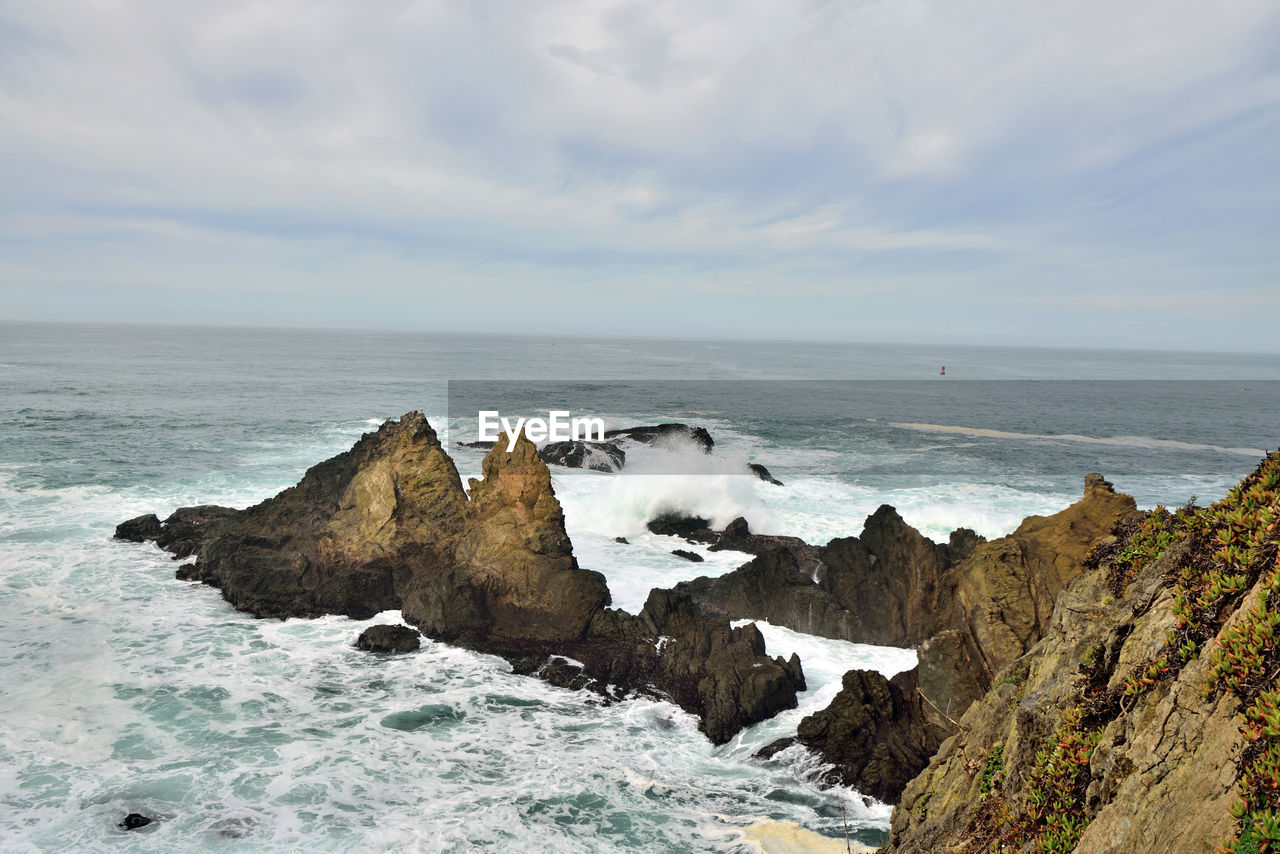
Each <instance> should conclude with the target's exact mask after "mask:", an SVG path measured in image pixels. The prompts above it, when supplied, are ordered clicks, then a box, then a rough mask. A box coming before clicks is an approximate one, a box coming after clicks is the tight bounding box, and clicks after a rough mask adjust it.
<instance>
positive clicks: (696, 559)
mask: <svg viewBox="0 0 1280 854" xmlns="http://www.w3.org/2000/svg"><path fill="white" fill-rule="evenodd" d="M671 553H672V554H673V555H675V556H676V557H680V558H684V559H685V560H687V561H689V562H690V563H702V561H703V557H702V555H700V554H698V553H697V552H691V551H689V550H688V549H672V550H671Z"/></svg>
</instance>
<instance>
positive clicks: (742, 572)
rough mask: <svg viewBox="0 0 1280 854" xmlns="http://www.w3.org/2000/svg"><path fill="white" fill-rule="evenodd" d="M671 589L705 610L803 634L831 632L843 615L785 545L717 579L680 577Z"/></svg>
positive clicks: (845, 619)
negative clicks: (687, 579)
mask: <svg viewBox="0 0 1280 854" xmlns="http://www.w3.org/2000/svg"><path fill="white" fill-rule="evenodd" d="M675 589H676V590H677V591H679V592H681V593H685V594H688V595H689V596H690V597H691V598H692V599H693V601H694V602H696V603H697V604H698V607H700V608H702V609H703V611H705V612H707V613H709V614H717V615H721V616H724V617H725V618H727V619H734V620H738V619H743V620H765V621H767V622H769V623H772V624H774V625H778V626H787V627H788V628H791V629H794V630H795V631H798V632H805V633H806V634H824V635H826V636H828V637H830V636H832V635H834V634H836V632H835V631H833V630H832V627H833V626H841V621H847V620H848V619H849V612H848V610H847V609H845V608H844V607H843V606H842V605H840V604H839V603H838V602H836V601H835V600H834V599H833V598H832V597H831V595H830V594H829V593H827V592H826V591H825V590H823V589H822V588H821V587H819V586H818V585H817V584H815V583H814V581H813V578H812V577H811V576H810V574H809V573H807V572H804V571H803V570H801V569H800V565H799V562H798V561H797V560H796V557H795V554H794V553H793V552H792V551H791V550H789V549H785V548H775V549H773V550H771V551H766V552H765V553H764V554H762V555H760V556H759V557H756V558H754V559H753V560H751V561H749V562H748V563H746V564H745V565H743V566H741V567H739V568H738V569H735V570H734V571H733V572H730V573H726V574H725V575H722V576H720V577H718V578H707V577H705V576H703V577H699V578H695V579H693V580H692V581H682V582H680V583H679V584H677V585H676V587H675ZM818 629H821V630H822V631H818ZM837 636H838V635H837Z"/></svg>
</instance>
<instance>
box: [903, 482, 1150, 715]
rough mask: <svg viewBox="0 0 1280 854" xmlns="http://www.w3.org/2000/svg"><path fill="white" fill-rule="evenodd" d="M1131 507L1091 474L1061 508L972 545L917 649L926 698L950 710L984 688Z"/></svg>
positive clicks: (1025, 644) (1030, 640)
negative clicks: (1073, 499)
mask: <svg viewBox="0 0 1280 854" xmlns="http://www.w3.org/2000/svg"><path fill="white" fill-rule="evenodd" d="M1137 512H1138V511H1137V507H1136V506H1135V505H1134V502H1133V498H1132V496H1129V495H1123V494H1120V493H1117V492H1115V490H1114V489H1112V486H1111V484H1110V483H1108V482H1107V481H1105V480H1103V479H1102V477H1101V476H1099V475H1096V474H1090V475H1086V476H1085V488H1084V496H1083V497H1082V498H1081V499H1080V500H1079V501H1077V502H1075V503H1074V504H1072V505H1070V506H1069V507H1067V508H1066V509H1065V510H1062V511H1060V512H1058V513H1055V514H1053V515H1052V516H1029V517H1027V518H1026V519H1025V520H1023V522H1022V524H1021V525H1019V526H1018V528H1017V529H1016V530H1015V531H1014V532H1013V533H1012V534H1010V535H1009V536H1007V537H1001V538H1000V539H998V540H993V541H991V542H989V543H979V544H977V545H975V546H974V547H973V549H972V553H971V554H970V555H969V557H968V558H967V559H965V560H964V561H962V562H961V563H959V565H957V566H956V568H955V570H954V571H953V572H952V573H951V577H950V578H949V579H947V584H946V593H945V596H944V597H942V600H943V601H942V602H940V604H942V605H944V607H941V608H940V611H939V613H938V615H937V620H936V621H935V622H934V623H933V625H932V626H931V627H930V628H931V629H932V631H930V632H929V637H928V639H927V640H926V642H925V643H924V644H923V645H922V646H921V647H920V685H921V689H922V690H923V692H924V694H925V696H927V697H929V698H930V699H931V700H933V702H935V703H936V704H937V705H938V706H939V708H940V709H942V710H943V711H944V712H946V713H947V714H948V715H952V716H956V715H959V714H960V713H961V712H963V711H964V709H966V708H968V705H969V703H971V702H972V701H973V700H975V699H977V698H978V697H980V696H982V694H984V693H986V691H987V689H988V688H990V687H991V684H992V682H993V681H994V679H995V676H996V674H997V673H998V672H999V671H1000V670H1002V669H1003V668H1004V667H1005V666H1006V665H1008V664H1009V662H1011V661H1013V660H1014V659H1015V658H1017V657H1018V656H1020V655H1022V654H1023V653H1024V652H1026V651H1027V650H1028V649H1030V647H1031V645H1032V644H1034V643H1035V642H1036V641H1038V640H1039V639H1040V638H1041V637H1042V636H1043V635H1044V632H1045V629H1046V627H1047V626H1048V622H1049V617H1050V615H1051V614H1052V613H1053V607H1054V602H1055V601H1056V600H1057V598H1058V594H1060V593H1061V592H1062V589H1063V588H1064V587H1065V586H1066V584H1067V582H1068V581H1070V580H1071V579H1072V578H1075V577H1076V576H1078V575H1079V574H1080V573H1081V572H1083V571H1084V558H1085V556H1086V555H1087V554H1088V553H1089V551H1090V549H1092V548H1093V546H1094V545H1095V544H1097V543H1098V542H1099V541H1100V540H1102V539H1103V538H1104V537H1106V536H1108V535H1109V534H1110V533H1111V531H1112V530H1114V529H1115V528H1116V526H1118V525H1120V524H1121V523H1122V522H1123V521H1125V520H1127V519H1132V518H1133V517H1135V516H1136V515H1137Z"/></svg>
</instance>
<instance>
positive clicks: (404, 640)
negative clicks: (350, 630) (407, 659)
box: [356, 625, 422, 653]
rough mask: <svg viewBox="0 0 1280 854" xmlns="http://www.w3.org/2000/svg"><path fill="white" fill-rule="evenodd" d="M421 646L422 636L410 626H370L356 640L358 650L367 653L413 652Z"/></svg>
mask: <svg viewBox="0 0 1280 854" xmlns="http://www.w3.org/2000/svg"><path fill="white" fill-rule="evenodd" d="M421 646H422V640H421V634H420V633H419V632H418V631H417V630H416V629H411V628H409V627H408V626H390V625H382V626H370V627H369V628H367V629H365V630H364V631H363V632H361V633H360V637H358V638H356V648H357V649H363V650H366V651H367V652H391V653H400V652H413V651H414V650H416V649H418V648H419V647H421Z"/></svg>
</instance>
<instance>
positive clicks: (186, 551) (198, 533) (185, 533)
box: [156, 504, 239, 560]
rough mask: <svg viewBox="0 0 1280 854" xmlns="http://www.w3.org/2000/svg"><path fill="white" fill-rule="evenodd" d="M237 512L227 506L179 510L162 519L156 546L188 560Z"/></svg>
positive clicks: (206, 506)
mask: <svg viewBox="0 0 1280 854" xmlns="http://www.w3.org/2000/svg"><path fill="white" fill-rule="evenodd" d="M238 512H239V511H237V510H233V509H232V508H230V507H219V506H217V505H215V504H205V505H201V506H199V507H179V508H178V509H177V510H175V511H173V513H171V514H170V515H169V518H167V519H165V520H164V523H163V524H162V525H161V527H160V534H159V536H157V537H156V545H157V546H159V547H160V548H162V549H164V550H165V551H167V552H171V553H172V554H173V556H174V557H175V558H177V559H179V560H181V559H182V558H184V557H190V556H191V555H193V554H195V553H196V552H197V551H198V550H199V549H200V545H201V543H203V542H204V541H205V540H206V539H208V538H210V537H212V536H213V535H214V533H215V531H216V530H217V529H218V528H219V526H221V525H222V524H223V523H225V522H227V521H229V520H230V519H232V518H234V517H235V516H236V514H237V513H238Z"/></svg>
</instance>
